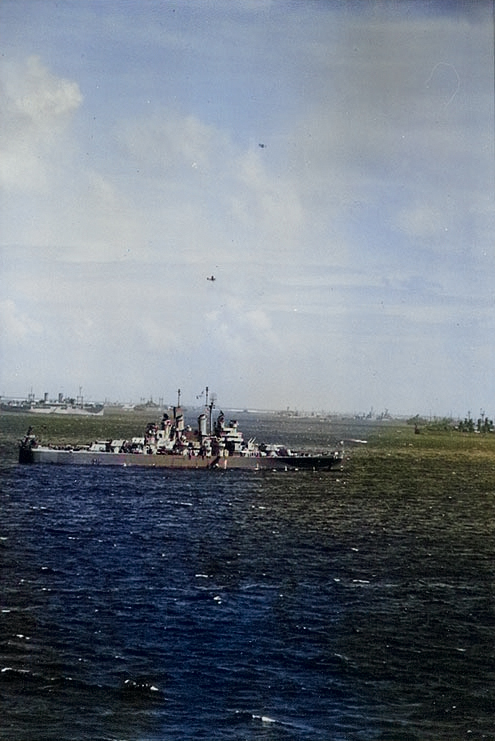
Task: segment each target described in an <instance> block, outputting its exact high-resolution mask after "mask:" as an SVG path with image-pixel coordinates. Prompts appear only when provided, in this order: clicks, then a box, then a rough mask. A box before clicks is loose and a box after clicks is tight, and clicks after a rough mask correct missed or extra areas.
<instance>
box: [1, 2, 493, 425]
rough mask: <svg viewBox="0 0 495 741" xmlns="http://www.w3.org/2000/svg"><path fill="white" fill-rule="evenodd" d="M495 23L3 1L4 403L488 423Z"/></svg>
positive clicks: (395, 10) (402, 15) (277, 7)
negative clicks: (60, 399)
mask: <svg viewBox="0 0 495 741" xmlns="http://www.w3.org/2000/svg"><path fill="white" fill-rule="evenodd" d="M493 21H494V13H493V6H492V3H491V2H483V0H481V1H480V0H478V1H477V2H476V3H473V2H471V1H470V0H465V2H461V1H460V0H458V1H457V2H451V1H448V0H438V2H434V1H433V0H428V1H426V0H425V1H424V2H423V1H422V0H414V1H413V0H411V1H410V2H408V1H407V0H401V1H400V2H399V1H396V2H393V1H392V0H389V1H387V0H384V1H382V0H369V2H362V1H359V2H353V1H352V0H347V1H344V0H319V1H317V0H298V1H295V0H278V1H276V0H273V1H269V0H237V1H236V2H232V1H231V0H187V1H186V0H175V2H174V1H173V0H105V2H101V0H56V1H54V0H2V2H1V4H0V29H1V30H0V38H1V49H2V51H1V56H0V131H1V141H0V330H1V332H0V394H1V395H2V396H8V397H16V396H17V397H26V396H27V394H28V393H29V392H30V391H31V390H32V391H33V392H34V393H35V395H36V397H37V398H41V397H42V395H43V393H44V392H48V393H49V396H50V398H56V396H57V395H58V393H59V392H61V393H63V394H64V395H67V396H75V395H77V394H78V393H79V389H80V388H81V389H82V393H83V395H84V397H85V398H86V399H88V400H89V399H92V400H95V401H96V400H104V399H109V400H111V401H122V402H130V401H134V402H138V401H140V400H141V399H154V400H155V401H158V400H159V399H164V401H165V402H167V403H170V402H172V403H173V402H174V401H175V399H176V390H177V389H178V388H181V390H182V400H183V402H184V403H186V404H187V403H193V402H194V400H195V399H196V397H197V396H199V395H200V394H201V391H202V390H203V389H204V388H205V386H209V389H210V391H211V392H214V393H216V395H217V399H218V403H219V404H220V405H221V406H224V407H231V408H232V407H233V408H235V407H239V408H253V409H287V408H290V409H293V410H294V409H297V410H311V411H317V412H318V411H327V412H338V413H353V414H358V413H366V412H368V411H370V410H371V409H373V410H374V411H375V412H377V413H379V412H382V411H385V410H388V411H389V412H390V413H391V414H397V415H403V414H404V415H415V414H431V415H436V416H443V415H460V416H464V415H466V414H467V413H468V412H471V414H472V415H473V416H474V417H477V415H478V413H479V411H480V410H483V411H485V412H486V413H487V414H488V415H489V416H490V415H491V416H492V418H493V416H495V380H494V379H495V374H494V369H495V362H494V360H495V345H494V337H495V332H494V329H495V292H494V285H495V250H494V234H495V230H494V227H495V215H494V209H495V175H494V162H495V157H494V51H493V39H494V35H493V34H494V25H493ZM212 275H214V276H215V278H216V280H215V281H211V280H207V277H208V276H212Z"/></svg>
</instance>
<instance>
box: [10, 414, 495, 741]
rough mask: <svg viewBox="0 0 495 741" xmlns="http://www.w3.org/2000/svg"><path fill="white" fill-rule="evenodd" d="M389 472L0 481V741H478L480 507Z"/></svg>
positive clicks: (468, 484) (422, 479) (486, 503)
mask: <svg viewBox="0 0 495 741" xmlns="http://www.w3.org/2000/svg"><path fill="white" fill-rule="evenodd" d="M268 432H269V431H268ZM290 432H291V431H290V430H289V433H290ZM338 432H339V433H340V432H341V431H340V430H339V431H338ZM293 434H294V436H295V437H297V436H301V435H302V434H306V436H308V432H307V431H306V433H304V432H303V433H301V429H300V426H299V427H298V428H297V429H296V430H295V431H294V432H293ZM312 434H313V440H315V439H316V442H321V444H322V447H324V442H325V440H326V439H327V436H325V435H323V433H322V438H321V441H320V440H319V439H317V438H318V435H319V434H320V432H319V431H318V429H317V430H316V432H314V433H312ZM338 436H339V435H337V436H336V437H338ZM323 438H325V439H323ZM286 439H287V438H286V436H284V440H286ZM297 442H298V441H297V440H295V443H297ZM290 444H291V445H292V446H293V447H298V445H297V444H294V443H293V442H290ZM389 473H390V472H387V471H386V470H383V464H381V465H380V466H377V475H376V476H374V477H371V476H369V475H363V474H362V472H361V473H359V471H358V466H356V467H355V474H354V475H353V469H352V465H348V467H347V469H346V471H344V472H342V473H332V474H275V473H270V474H246V473H239V472H237V473H236V472H229V471H227V472H215V473H206V472H201V471H200V472H196V471H193V472H185V471H184V472H180V471H179V472H169V473H167V472H164V471H148V470H146V471H139V470H129V469H122V470H120V469H116V470H102V469H98V468H96V469H85V468H78V469H69V468H67V469H63V468H55V467H54V468H51V467H33V468H30V467H10V468H7V469H5V470H4V476H3V483H2V491H1V502H2V523H1V526H0V527H1V529H0V537H1V540H0V559H1V560H0V564H1V568H2V604H1V612H0V640H1V653H2V655H1V661H0V669H1V672H0V693H1V696H2V706H3V717H2V720H1V721H0V738H2V739H16V740H19V739H26V740H27V739H30V740H31V741H35V740H37V739H38V740H41V739H60V740H64V739H91V740H92V741H95V740H97V739H133V740H136V741H141V740H143V741H144V740H145V739H146V741H150V740H151V739H157V740H158V739H160V740H162V739H174V741H181V739H182V740H184V741H185V740H186V739H192V738H208V739H212V738H214V739H232V740H235V741H237V740H239V741H241V739H242V740H247V741H251V740H254V739H256V741H258V740H259V739H270V740H277V741H278V740H283V739H294V740H297V741H302V740H303V739H304V740H308V741H309V740H310V739H311V741H313V740H316V741H317V740H318V739H321V740H323V739H324V740H325V741H327V740H330V739H331V740H332V741H333V740H337V741H340V740H344V739H346V741H347V740H349V739H395V740H397V739H402V740H406V739H418V741H419V740H420V739H421V741H423V740H424V739H432V740H433V739H435V740H437V739H445V740H447V739H449V740H451V739H462V738H470V739H480V738H487V739H490V738H493V737H494V735H493V734H494V726H493V707H494V694H495V693H494V689H493V688H494V686H495V683H494V679H495V677H494V666H495V663H494V655H493V654H494V627H495V623H494V603H493V551H494V548H493V543H494V540H493V528H494V525H493V523H494V522H495V517H494V515H495V505H494V492H493V491H492V492H489V491H486V490H480V488H479V485H478V483H477V481H476V479H475V478H473V477H472V476H463V473H462V471H461V470H459V469H458V470H457V472H456V474H457V476H456V477H453V476H452V471H450V470H449V472H448V474H447V471H445V472H444V473H443V475H441V472H439V470H438V465H436V466H435V467H433V466H432V468H431V470H424V469H423V470H422V471H419V472H411V471H408V472H406V474H405V473H404V472H401V471H399V470H397V471H395V474H394V475H393V476H392V475H389ZM459 481H460V482H461V485H459V483H458V482H459Z"/></svg>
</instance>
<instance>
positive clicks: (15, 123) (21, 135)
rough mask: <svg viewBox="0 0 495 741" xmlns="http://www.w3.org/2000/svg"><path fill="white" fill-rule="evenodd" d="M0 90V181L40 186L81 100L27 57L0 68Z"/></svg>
mask: <svg viewBox="0 0 495 741" xmlns="http://www.w3.org/2000/svg"><path fill="white" fill-rule="evenodd" d="M0 91H1V96H0V101H1V102H0V116H1V118H2V133H3V137H2V138H3V144H2V149H1V150H0V185H1V186H3V187H6V188H13V189H21V190H23V189H25V190H37V189H40V188H43V187H44V186H46V184H47V179H48V177H49V173H48V170H49V168H50V166H51V159H50V158H51V157H52V156H53V154H54V152H56V147H58V146H59V145H60V137H61V135H62V134H63V130H64V127H65V126H66V125H67V122H68V120H69V119H70V116H71V114H72V113H74V111H75V110H77V108H78V107H79V106H80V105H81V103H82V95H81V92H80V90H79V86H78V85H77V83H76V82H73V81H71V80H66V79H63V78H59V77H56V76H55V75H53V74H51V73H50V72H49V71H48V69H47V68H46V67H45V66H44V65H43V64H42V62H41V60H40V59H39V58H38V57H34V56H33V57H29V58H28V59H26V60H25V61H24V62H22V63H14V62H11V63H6V64H3V65H2V66H1V67H0Z"/></svg>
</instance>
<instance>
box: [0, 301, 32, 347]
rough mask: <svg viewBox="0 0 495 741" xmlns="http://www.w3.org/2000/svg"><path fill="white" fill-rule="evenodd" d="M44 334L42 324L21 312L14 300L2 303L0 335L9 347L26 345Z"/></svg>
mask: <svg viewBox="0 0 495 741" xmlns="http://www.w3.org/2000/svg"><path fill="white" fill-rule="evenodd" d="M41 332H42V326H41V324H40V323H39V322H38V321H37V320H36V319H35V318H34V317H30V316H29V315H28V314H26V313H25V312H23V311H21V310H20V309H19V307H18V306H17V305H16V304H15V302H14V301H12V299H5V300H4V301H0V335H1V337H2V342H5V344H8V345H13V346H15V345H18V344H19V343H22V344H23V343H24V342H25V341H26V340H28V339H29V338H30V337H32V336H33V335H37V334H40V333H41Z"/></svg>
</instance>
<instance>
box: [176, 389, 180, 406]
mask: <svg viewBox="0 0 495 741" xmlns="http://www.w3.org/2000/svg"><path fill="white" fill-rule="evenodd" d="M177 406H178V407H180V389H177Z"/></svg>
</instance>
